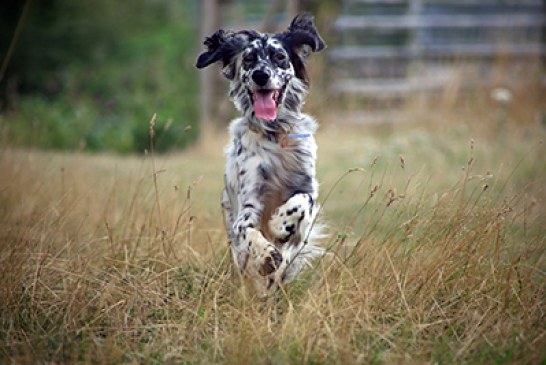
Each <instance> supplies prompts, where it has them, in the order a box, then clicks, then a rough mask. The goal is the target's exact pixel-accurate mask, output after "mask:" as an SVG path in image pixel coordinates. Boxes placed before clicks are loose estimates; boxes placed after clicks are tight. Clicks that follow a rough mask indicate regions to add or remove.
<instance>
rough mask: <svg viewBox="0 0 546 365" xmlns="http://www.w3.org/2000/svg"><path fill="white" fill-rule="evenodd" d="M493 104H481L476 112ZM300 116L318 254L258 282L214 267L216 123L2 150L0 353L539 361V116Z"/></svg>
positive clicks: (63, 357)
mask: <svg viewBox="0 0 546 365" xmlns="http://www.w3.org/2000/svg"><path fill="white" fill-rule="evenodd" d="M491 114H492V115H495V113H491ZM497 127H498V125H497V124H496V121H495V117H491V116H489V117H487V118H485V117H482V116H471V115H466V116H464V117H463V118H462V119H461V118H457V119H456V118H451V119H446V120H436V121H434V123H430V124H427V125H415V124H412V125H411V126H409V125H408V126H401V127H397V128H392V130H390V129H389V128H385V127H378V128H371V127H369V128H356V127H355V128H348V127H346V128H341V127H336V126H335V125H334V123H331V122H330V124H329V125H328V126H326V127H324V128H322V129H321V130H320V132H319V133H318V135H317V139H318V143H319V161H318V177H319V181H320V182H321V203H322V206H323V211H322V216H323V219H324V220H325V221H326V222H327V223H328V224H329V226H330V237H329V238H328V239H327V240H326V241H325V242H324V244H325V246H327V247H329V250H330V251H331V255H329V257H327V258H325V259H323V260H322V261H317V262H315V265H314V267H313V268H312V269H311V270H309V271H308V272H307V273H306V275H304V276H303V277H302V278H301V280H299V281H297V282H295V283H292V284H290V285H288V286H286V287H285V288H283V290H281V291H280V292H279V293H278V294H277V295H276V296H275V297H272V298H265V299H264V298H258V297H256V296H255V295H254V294H253V293H252V291H251V290H250V289H249V288H248V287H246V286H245V285H244V283H241V282H239V281H238V280H235V279H236V278H235V277H234V275H232V273H231V270H230V256H229V248H228V246H227V244H226V237H225V233H224V231H223V228H222V219H221V214H220V209H219V204H218V201H219V195H220V190H221V186H222V170H223V161H224V160H223V155H222V149H223V146H224V144H225V143H226V136H224V135H222V136H217V137H213V138H212V139H210V140H208V141H206V142H205V143H204V144H203V145H201V146H199V147H193V148H191V149H189V150H187V151H186V152H183V153H173V154H168V155H157V154H155V155H154V154H153V153H151V152H149V153H146V154H143V155H142V156H135V155H134V156H115V155H106V154H87V153H83V152H81V153H60V152H58V153H56V152H39V151H33V150H21V149H11V148H8V147H3V148H2V150H1V151H0V171H1V175H0V363H14V364H18V363H32V364H38V363H51V364H53V363H55V364H68V363H81V364H87V363H96V364H104V363H115V364H122V363H123V364H125V363H147V364H163V363H167V364H169V363H177V364H215V363H227V364H288V363H301V364H303V363H305V364H393V363H401V364H461V363H473V364H483V363H490V364H513V363H517V364H539V363H542V364H544V363H545V362H546V336H545V334H546V318H545V316H546V314H545V313H546V295H545V283H546V280H545V273H546V272H545V270H546V228H545V222H546V205H545V204H546V200H545V197H546V192H545V190H544V188H545V187H546V159H545V158H544V156H546V148H545V146H544V144H543V143H542V140H543V139H544V137H545V133H544V128H543V127H542V126H540V125H533V126H512V125H504V126H503V127H502V128H500V129H499V128H497Z"/></svg>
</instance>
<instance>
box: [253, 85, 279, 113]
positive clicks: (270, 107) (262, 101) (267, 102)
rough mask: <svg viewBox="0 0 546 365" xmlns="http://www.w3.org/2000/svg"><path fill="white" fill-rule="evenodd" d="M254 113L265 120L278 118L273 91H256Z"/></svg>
mask: <svg viewBox="0 0 546 365" xmlns="http://www.w3.org/2000/svg"><path fill="white" fill-rule="evenodd" d="M254 113H255V114H256V116H257V117H258V118H261V119H265V120H273V119H275V118H277V105H275V100H273V91H268V92H255V93H254Z"/></svg>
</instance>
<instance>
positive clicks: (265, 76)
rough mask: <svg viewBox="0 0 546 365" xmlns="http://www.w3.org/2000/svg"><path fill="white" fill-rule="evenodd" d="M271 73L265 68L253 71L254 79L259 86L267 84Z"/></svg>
mask: <svg viewBox="0 0 546 365" xmlns="http://www.w3.org/2000/svg"><path fill="white" fill-rule="evenodd" d="M270 76H271V74H270V73H269V72H267V71H264V70H256V71H254V72H253V73H252V80H254V82H255V83H256V84H257V85H258V86H265V84H267V82H268V81H269V77H270Z"/></svg>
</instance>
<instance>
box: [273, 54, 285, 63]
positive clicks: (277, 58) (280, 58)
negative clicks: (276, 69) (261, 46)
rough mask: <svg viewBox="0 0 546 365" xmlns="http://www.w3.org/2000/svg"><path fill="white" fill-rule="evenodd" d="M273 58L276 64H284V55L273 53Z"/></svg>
mask: <svg viewBox="0 0 546 365" xmlns="http://www.w3.org/2000/svg"><path fill="white" fill-rule="evenodd" d="M273 58H274V59H275V61H277V62H284V61H286V55H285V54H284V53H275V55H274V56H273Z"/></svg>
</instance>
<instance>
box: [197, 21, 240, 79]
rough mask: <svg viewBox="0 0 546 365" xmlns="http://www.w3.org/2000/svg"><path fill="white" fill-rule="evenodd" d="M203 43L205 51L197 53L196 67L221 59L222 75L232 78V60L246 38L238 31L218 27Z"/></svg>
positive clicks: (202, 66) (205, 65)
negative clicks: (205, 47)
mask: <svg viewBox="0 0 546 365" xmlns="http://www.w3.org/2000/svg"><path fill="white" fill-rule="evenodd" d="M203 44H204V45H205V46H207V51H206V52H203V53H201V54H200V55H199V57H198V58H197V63H196V64H195V66H196V67H197V68H204V67H207V66H208V65H210V64H212V63H215V62H220V61H221V62H222V68H223V74H224V76H226V77H227V78H228V79H232V78H233V77H234V74H235V72H234V71H235V69H234V68H235V67H234V66H235V65H234V63H233V60H234V59H235V56H237V54H238V53H239V52H241V50H242V49H243V48H244V47H245V45H246V44H247V38H246V37H244V36H241V35H240V34H238V33H234V32H232V31H224V30H223V29H220V30H219V31H217V32H216V33H214V34H213V35H211V36H210V37H207V38H206V39H205V42H204V43H203Z"/></svg>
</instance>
